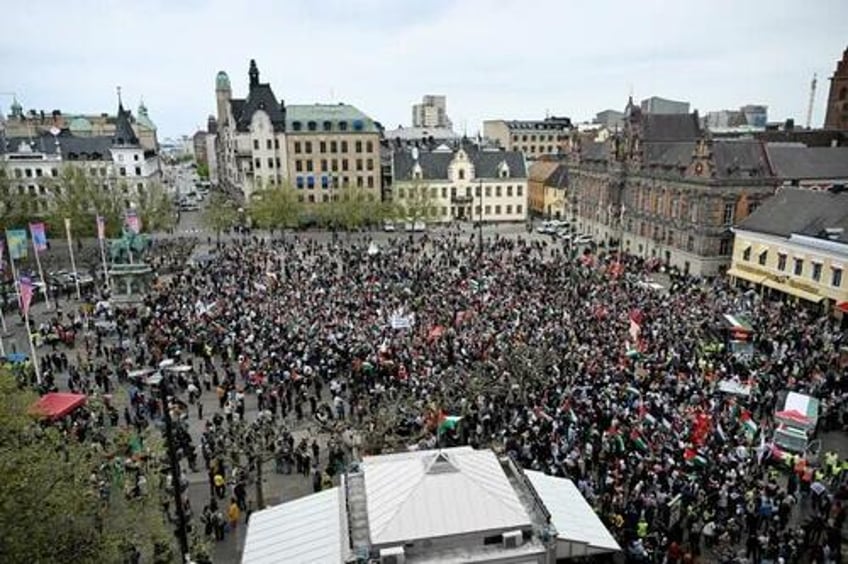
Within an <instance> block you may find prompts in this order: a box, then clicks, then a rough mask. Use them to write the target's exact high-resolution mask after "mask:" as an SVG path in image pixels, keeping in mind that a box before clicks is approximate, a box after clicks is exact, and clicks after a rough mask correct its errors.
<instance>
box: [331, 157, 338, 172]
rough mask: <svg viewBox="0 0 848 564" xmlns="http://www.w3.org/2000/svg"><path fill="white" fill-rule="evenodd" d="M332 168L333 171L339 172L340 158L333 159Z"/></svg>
mask: <svg viewBox="0 0 848 564" xmlns="http://www.w3.org/2000/svg"><path fill="white" fill-rule="evenodd" d="M332 170H333V172H338V170H339V160H338V159H333V161H332Z"/></svg>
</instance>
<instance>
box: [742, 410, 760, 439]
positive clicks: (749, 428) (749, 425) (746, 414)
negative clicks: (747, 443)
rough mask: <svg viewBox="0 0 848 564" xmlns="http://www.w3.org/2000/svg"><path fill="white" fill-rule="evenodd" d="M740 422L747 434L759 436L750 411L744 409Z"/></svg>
mask: <svg viewBox="0 0 848 564" xmlns="http://www.w3.org/2000/svg"><path fill="white" fill-rule="evenodd" d="M739 420H740V421H741V422H742V428H743V429H745V433H747V434H748V435H751V436H753V435H756V434H757V424H756V423H755V422H754V420H753V419H752V418H751V412H750V411H748V410H747V409H743V410H742V413H741V414H740V415H739Z"/></svg>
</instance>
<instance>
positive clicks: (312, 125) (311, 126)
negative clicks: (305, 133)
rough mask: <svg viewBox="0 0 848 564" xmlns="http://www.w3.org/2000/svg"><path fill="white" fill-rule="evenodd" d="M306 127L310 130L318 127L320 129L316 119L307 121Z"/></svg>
mask: <svg viewBox="0 0 848 564" xmlns="http://www.w3.org/2000/svg"><path fill="white" fill-rule="evenodd" d="M306 129H308V130H309V131H315V130H316V129H318V124H317V123H315V122H314V121H310V122H307V123H306Z"/></svg>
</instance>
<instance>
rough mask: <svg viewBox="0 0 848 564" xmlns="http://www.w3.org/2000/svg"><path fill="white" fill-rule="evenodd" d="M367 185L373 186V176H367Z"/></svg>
mask: <svg viewBox="0 0 848 564" xmlns="http://www.w3.org/2000/svg"><path fill="white" fill-rule="evenodd" d="M368 187H369V188H373V187H374V177H373V176H369V177H368ZM433 190H435V188H433Z"/></svg>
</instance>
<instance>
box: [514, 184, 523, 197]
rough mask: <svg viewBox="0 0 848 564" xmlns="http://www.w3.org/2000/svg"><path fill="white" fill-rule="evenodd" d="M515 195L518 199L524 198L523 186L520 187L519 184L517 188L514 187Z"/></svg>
mask: <svg viewBox="0 0 848 564" xmlns="http://www.w3.org/2000/svg"><path fill="white" fill-rule="evenodd" d="M515 195H516V196H518V197H519V198H520V197H522V196H524V186H521V185H520V184H519V185H518V186H516V187H515Z"/></svg>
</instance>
